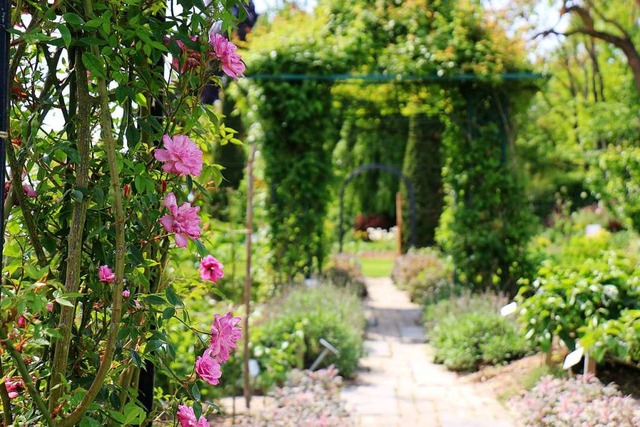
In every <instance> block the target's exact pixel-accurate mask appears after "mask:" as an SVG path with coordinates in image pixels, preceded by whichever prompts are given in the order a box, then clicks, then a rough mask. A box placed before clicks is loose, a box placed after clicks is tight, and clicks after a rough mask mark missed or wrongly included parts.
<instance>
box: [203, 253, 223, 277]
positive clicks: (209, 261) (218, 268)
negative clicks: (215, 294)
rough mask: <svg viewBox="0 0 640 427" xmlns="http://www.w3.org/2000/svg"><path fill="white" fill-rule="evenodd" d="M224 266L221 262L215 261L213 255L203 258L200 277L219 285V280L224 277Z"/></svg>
mask: <svg viewBox="0 0 640 427" xmlns="http://www.w3.org/2000/svg"><path fill="white" fill-rule="evenodd" d="M223 268H224V266H223V265H222V263H221V262H220V261H218V260H217V259H215V258H214V257H213V256H211V255H207V256H206V257H204V258H202V261H201V262H200V277H201V278H202V280H209V281H211V282H213V283H217V282H218V280H220V279H222V278H223V277H224V271H223V270H222V269H223Z"/></svg>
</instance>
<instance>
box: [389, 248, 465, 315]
mask: <svg viewBox="0 0 640 427" xmlns="http://www.w3.org/2000/svg"><path fill="white" fill-rule="evenodd" d="M391 278H392V279H393V281H394V283H395V284H396V285H397V286H398V287H399V288H401V289H405V290H407V291H408V292H409V297H410V298H411V301H414V302H420V303H424V302H433V301H436V300H437V299H439V296H441V295H443V294H445V295H444V296H448V293H449V292H450V290H451V288H452V282H453V269H452V267H451V264H450V263H449V262H448V260H445V259H443V257H442V255H441V254H440V253H439V252H438V251H437V250H434V249H422V250H420V251H410V252H409V253H407V254H405V255H403V256H400V257H398V258H396V262H395V264H394V266H393V272H392V273H391Z"/></svg>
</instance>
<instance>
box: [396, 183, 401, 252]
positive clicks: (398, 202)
mask: <svg viewBox="0 0 640 427" xmlns="http://www.w3.org/2000/svg"><path fill="white" fill-rule="evenodd" d="M396 236H397V238H398V256H400V255H402V193H400V192H399V191H398V192H397V193H396Z"/></svg>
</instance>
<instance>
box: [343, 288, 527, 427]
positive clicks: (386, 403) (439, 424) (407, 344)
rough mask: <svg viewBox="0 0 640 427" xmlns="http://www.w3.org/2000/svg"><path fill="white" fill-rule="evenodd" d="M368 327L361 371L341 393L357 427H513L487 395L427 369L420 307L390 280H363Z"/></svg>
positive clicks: (446, 373) (439, 368) (442, 372)
mask: <svg viewBox="0 0 640 427" xmlns="http://www.w3.org/2000/svg"><path fill="white" fill-rule="evenodd" d="M367 288H368V290H369V298H370V299H369V302H368V308H369V310H370V315H371V316H370V321H369V327H368V329H367V337H366V338H367V339H366V341H365V351H366V354H365V357H364V358H363V359H361V362H360V364H361V367H362V369H361V370H360V372H359V373H358V377H357V379H356V382H355V384H354V385H349V386H347V387H345V388H344V389H343V390H342V396H343V399H344V401H345V402H346V406H347V409H348V410H349V411H350V412H351V414H352V416H353V417H354V418H355V424H356V426H362V427H375V426H381V427H382V426H384V427H393V426H402V427H410V426H424V427H515V426H516V424H515V423H514V421H513V420H512V418H511V417H510V416H509V414H508V413H507V411H506V410H505V409H504V408H503V407H502V406H501V405H500V404H499V403H498V402H497V401H496V400H495V399H494V398H493V397H492V396H487V395H486V392H482V391H479V390H478V389H477V388H476V387H475V386H474V385H473V384H470V383H466V382H464V381H462V380H461V379H459V378H458V376H457V375H456V374H454V373H451V372H449V371H447V370H446V369H445V368H444V367H442V366H440V365H436V364H434V363H431V361H432V360H433V356H432V355H431V354H430V353H431V349H430V347H429V346H428V345H427V344H424V331H423V329H422V327H421V326H420V324H421V317H422V310H421V308H420V306H418V305H416V304H413V303H411V302H410V301H409V299H408V297H407V294H406V293H405V292H402V291H399V290H397V289H396V288H395V287H394V286H393V284H392V283H391V280H390V279H388V278H384V279H367Z"/></svg>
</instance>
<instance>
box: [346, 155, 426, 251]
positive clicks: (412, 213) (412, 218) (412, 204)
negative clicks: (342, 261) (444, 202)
mask: <svg viewBox="0 0 640 427" xmlns="http://www.w3.org/2000/svg"><path fill="white" fill-rule="evenodd" d="M372 170H382V171H385V172H391V173H392V174H394V175H395V176H397V177H398V178H400V179H402V182H403V183H404V185H405V187H406V188H407V194H408V195H409V247H413V246H415V227H416V198H415V194H414V191H413V183H412V182H411V180H410V179H409V178H407V177H406V176H405V175H404V174H403V173H402V172H401V171H400V169H398V168H397V167H395V166H392V165H387V164H383V163H370V164H368V165H363V166H360V167H359V168H357V169H356V170H354V171H353V172H351V173H350V174H349V175H348V176H347V177H346V178H345V180H344V182H343V183H342V188H341V189H340V223H339V225H338V233H339V238H338V239H339V248H340V252H342V240H343V239H344V193H345V189H346V188H347V185H348V184H349V183H350V182H351V181H352V180H353V179H354V178H355V177H356V176H358V175H360V174H362V173H364V172H368V171H372Z"/></svg>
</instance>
